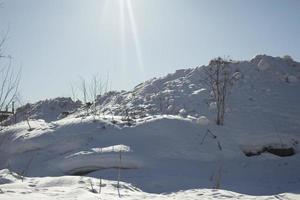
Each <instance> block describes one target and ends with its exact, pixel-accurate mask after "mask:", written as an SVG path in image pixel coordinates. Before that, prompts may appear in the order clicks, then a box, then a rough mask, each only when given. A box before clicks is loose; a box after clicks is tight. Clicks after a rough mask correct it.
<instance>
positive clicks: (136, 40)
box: [125, 0, 144, 75]
mask: <svg viewBox="0 0 300 200" xmlns="http://www.w3.org/2000/svg"><path fill="white" fill-rule="evenodd" d="M125 1H126V6H127V10H128V14H129V21H130V25H131V31H132V34H133V40H134V45H135V50H136V54H137V60H138V65H139V69H140V70H141V72H142V75H144V64H143V59H142V51H141V46H140V42H139V36H138V32H137V26H136V23H135V18H134V15H133V10H132V4H131V0H125Z"/></svg>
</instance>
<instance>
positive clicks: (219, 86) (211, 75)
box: [203, 57, 235, 125]
mask: <svg viewBox="0 0 300 200" xmlns="http://www.w3.org/2000/svg"><path fill="white" fill-rule="evenodd" d="M204 73H205V78H204V81H203V82H204V84H206V85H207V86H208V87H209V88H210V90H211V91H212V92H213V98H214V101H215V102H216V104H217V119H216V124H217V125H223V124H224V117H225V109H226V103H227V97H228V94H229V89H230V87H231V86H232V85H233V82H234V80H235V79H234V73H233V71H232V69H231V67H230V61H229V60H226V59H223V58H220V57H219V58H216V59H213V60H211V61H210V63H209V65H208V66H207V67H204Z"/></svg>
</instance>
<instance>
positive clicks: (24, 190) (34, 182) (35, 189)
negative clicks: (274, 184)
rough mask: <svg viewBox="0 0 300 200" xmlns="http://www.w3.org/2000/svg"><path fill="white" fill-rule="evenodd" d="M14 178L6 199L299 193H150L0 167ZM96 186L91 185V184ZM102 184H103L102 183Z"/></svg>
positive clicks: (4, 188)
mask: <svg viewBox="0 0 300 200" xmlns="http://www.w3.org/2000/svg"><path fill="white" fill-rule="evenodd" d="M4 176H6V177H9V178H11V179H12V180H11V183H9V184H2V185H1V190H0V199H5V200H32V199H39V200H41V199H42V200H56V199H57V200H58V199H65V200H74V199H80V200H95V199H103V200H111V199H124V200H133V199H136V200H137V199H151V200H152V199H154V200H155V199H157V200H162V199H173V200H185V199H189V200H192V199H195V200H196V199H203V200H210V199H243V200H256V199H257V200H272V199H274V200H276V199H296V198H297V195H295V194H292V193H283V194H278V195H274V196H260V197H257V196H250V195H244V194H239V193H235V192H230V191H225V190H216V189H191V190H186V191H178V192H174V193H170V194H151V193H146V192H143V191H141V190H140V189H138V188H136V187H135V186H133V185H132V184H128V183H124V182H120V187H119V191H118V185H117V182H116V181H109V180H101V182H100V179H95V178H89V177H80V176H61V177H43V178H40V177H35V178H30V177H23V180H21V178H19V179H17V180H16V179H15V178H12V177H13V176H16V174H13V173H12V172H10V171H8V170H1V171H0V181H1V180H2V177H4ZM91 185H92V186H93V188H92V186H91ZM100 186H101V187H100Z"/></svg>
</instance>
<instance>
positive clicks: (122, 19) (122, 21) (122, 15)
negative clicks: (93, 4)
mask: <svg viewBox="0 0 300 200" xmlns="http://www.w3.org/2000/svg"><path fill="white" fill-rule="evenodd" d="M119 7H120V29H121V30H120V33H121V67H122V72H123V73H124V72H125V63H126V59H125V45H126V44H125V12H124V11H125V6H124V0H119Z"/></svg>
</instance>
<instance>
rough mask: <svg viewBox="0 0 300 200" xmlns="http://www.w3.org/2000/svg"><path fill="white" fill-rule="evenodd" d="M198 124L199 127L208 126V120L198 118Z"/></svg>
mask: <svg viewBox="0 0 300 200" xmlns="http://www.w3.org/2000/svg"><path fill="white" fill-rule="evenodd" d="M198 124H199V125H200V126H207V125H208V124H209V119H207V117H205V116H200V117H199V119H198Z"/></svg>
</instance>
